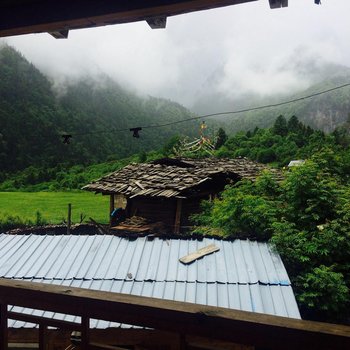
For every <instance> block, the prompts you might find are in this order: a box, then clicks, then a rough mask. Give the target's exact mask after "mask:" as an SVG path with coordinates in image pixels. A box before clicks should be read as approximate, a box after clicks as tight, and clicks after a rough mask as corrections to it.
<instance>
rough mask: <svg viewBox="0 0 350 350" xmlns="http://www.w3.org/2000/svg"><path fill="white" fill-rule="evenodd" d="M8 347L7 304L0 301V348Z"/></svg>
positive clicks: (3, 349) (5, 349)
mask: <svg viewBox="0 0 350 350" xmlns="http://www.w3.org/2000/svg"><path fill="white" fill-rule="evenodd" d="M7 348H8V330H7V304H5V303H0V349H1V350H7Z"/></svg>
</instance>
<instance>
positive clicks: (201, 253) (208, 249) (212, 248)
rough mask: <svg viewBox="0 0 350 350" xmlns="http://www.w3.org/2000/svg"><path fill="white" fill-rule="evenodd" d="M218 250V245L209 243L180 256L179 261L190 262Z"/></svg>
mask: <svg viewBox="0 0 350 350" xmlns="http://www.w3.org/2000/svg"><path fill="white" fill-rule="evenodd" d="M218 250H220V248H219V247H217V246H216V245H215V244H209V245H208V246H206V247H204V248H201V249H198V250H197V251H196V252H194V253H191V254H188V255H186V256H183V257H182V258H180V259H179V261H180V262H182V263H183V264H190V263H191V262H193V261H195V260H197V259H199V258H201V257H203V256H205V255H208V254H212V253H214V252H217V251H218Z"/></svg>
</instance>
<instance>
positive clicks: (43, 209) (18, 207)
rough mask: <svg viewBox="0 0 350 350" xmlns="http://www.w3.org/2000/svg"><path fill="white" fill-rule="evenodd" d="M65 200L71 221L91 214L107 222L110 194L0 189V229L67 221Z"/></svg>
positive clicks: (86, 217) (86, 218) (79, 219)
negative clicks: (69, 210) (69, 205)
mask: <svg viewBox="0 0 350 350" xmlns="http://www.w3.org/2000/svg"><path fill="white" fill-rule="evenodd" d="M68 203H71V205H72V222H73V223H79V222H80V221H81V218H84V222H86V221H88V220H89V217H92V218H93V219H94V220H96V221H97V222H100V223H108V210H109V196H102V195H95V194H93V193H89V192H0V229H2V230H4V229H8V228H11V227H16V226H25V225H30V224H34V225H37V224H40V223H42V224H60V223H63V222H64V221H67V212H68Z"/></svg>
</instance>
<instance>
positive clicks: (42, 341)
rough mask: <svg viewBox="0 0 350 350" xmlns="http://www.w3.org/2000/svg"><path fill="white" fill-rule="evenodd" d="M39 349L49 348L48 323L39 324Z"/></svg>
mask: <svg viewBox="0 0 350 350" xmlns="http://www.w3.org/2000/svg"><path fill="white" fill-rule="evenodd" d="M39 350H47V333H46V325H45V324H41V323H40V324H39Z"/></svg>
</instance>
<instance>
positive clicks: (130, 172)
mask: <svg viewBox="0 0 350 350" xmlns="http://www.w3.org/2000/svg"><path fill="white" fill-rule="evenodd" d="M264 169H267V167H266V166H265V165H263V164H259V163H256V162H253V161H251V160H248V159H246V158H235V159H226V158H205V159H181V160H180V159H160V160H157V161H154V162H152V163H142V164H135V163H132V164H129V165H127V166H126V167H124V168H123V169H121V170H118V171H115V172H113V173H111V174H109V175H107V176H104V177H102V178H101V179H99V180H97V181H94V182H92V183H90V184H89V185H86V186H84V187H83V189H84V190H88V191H94V192H100V193H105V194H112V193H114V194H122V195H125V196H126V197H129V198H130V197H131V198H132V197H136V196H150V197H168V198H170V197H177V196H182V195H183V192H185V191H186V190H189V189H191V188H193V187H195V186H198V185H200V184H202V183H204V182H206V181H210V180H212V179H213V177H215V176H217V175H227V176H228V177H234V176H235V177H236V178H238V179H250V180H254V179H255V178H256V177H257V176H258V175H259V174H260V173H261V171H262V170H264Z"/></svg>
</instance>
